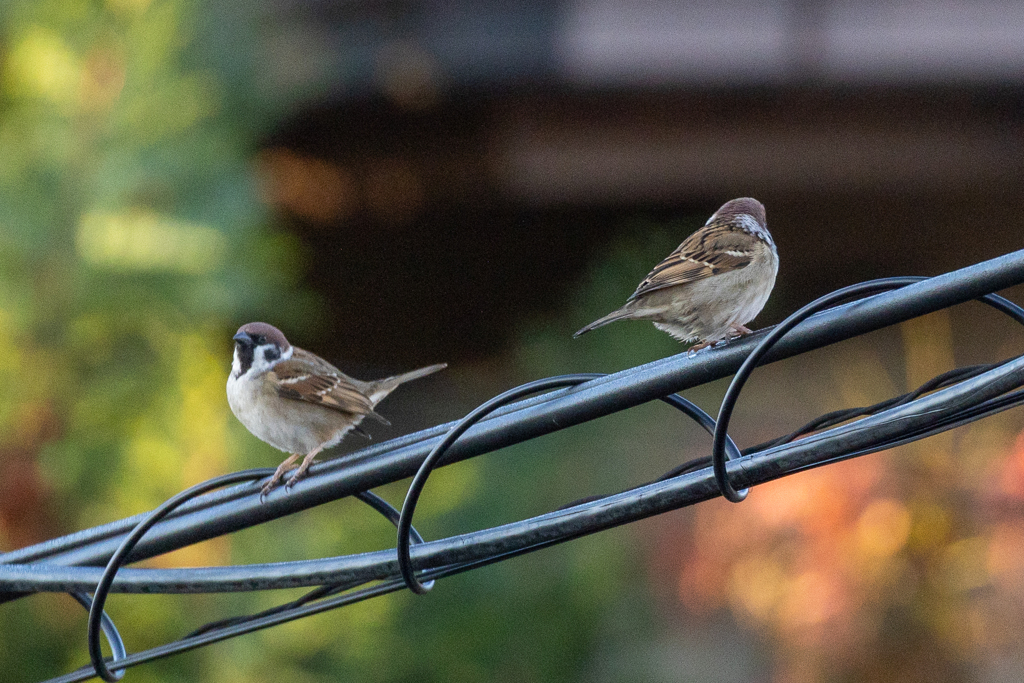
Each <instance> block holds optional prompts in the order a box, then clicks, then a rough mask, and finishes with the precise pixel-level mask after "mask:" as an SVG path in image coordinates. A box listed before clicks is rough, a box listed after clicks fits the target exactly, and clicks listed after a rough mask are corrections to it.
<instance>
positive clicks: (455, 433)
mask: <svg viewBox="0 0 1024 683" xmlns="http://www.w3.org/2000/svg"><path fill="white" fill-rule="evenodd" d="M605 376H606V375H603V374H596V373H578V374H574V375H560V376H558V377H548V378H545V379H541V380H537V381H534V382H529V383H527V384H523V385H521V386H518V387H515V388H514V389H510V390H508V391H506V392H505V393H503V394H500V395H498V396H496V397H494V398H492V399H491V400H489V401H487V402H486V403H483V404H482V405H480V406H479V407H477V408H476V409H475V410H473V411H472V412H470V413H469V414H468V415H466V417H464V418H462V419H461V420H459V421H458V422H457V423H456V424H455V426H454V427H452V428H451V430H449V432H448V434H446V435H445V438H444V439H442V440H441V441H440V442H438V444H437V445H436V446H434V448H433V450H431V451H430V454H429V455H428V456H427V457H426V459H425V460H424V461H423V464H422V465H420V468H419V470H417V471H416V475H415V476H414V477H413V480H412V483H411V484H410V485H409V490H408V491H407V492H406V494H405V503H404V504H403V505H402V516H401V519H400V521H399V523H398V545H397V549H396V550H397V553H398V567H399V571H400V572H401V574H402V579H403V580H404V581H405V585H406V587H407V588H408V589H409V590H411V591H412V592H413V593H417V594H419V595H423V594H424V593H426V592H427V591H429V590H430V588H431V587H432V584H431V586H427V585H425V584H422V583H420V582H419V580H417V578H416V574H415V570H414V569H413V566H412V557H411V555H410V553H411V548H410V542H409V541H410V538H409V532H410V530H411V529H412V516H413V514H414V513H415V512H416V504H417V503H418V502H419V499H420V495H421V494H422V493H423V488H424V487H425V486H426V484H427V477H429V476H430V473H431V472H432V471H433V470H434V468H435V467H436V465H437V463H438V462H439V461H440V460H441V458H442V457H444V455H445V453H447V452H448V450H449V449H450V448H451V447H452V446H453V445H454V444H455V442H456V441H458V439H459V437H460V436H462V435H463V434H465V433H466V430H468V429H469V428H470V427H472V426H473V425H474V424H476V423H477V422H479V421H480V420H482V419H483V418H484V417H486V416H487V415H489V414H491V413H492V412H494V411H495V410H497V409H498V408H501V407H502V406H504V405H507V404H509V403H511V402H512V401H516V400H518V399H520V398H523V397H524V396H529V395H531V394H536V393H539V392H542V391H550V390H551V389H561V388H562V387H572V386H578V385H580V384H583V383H584V382H589V381H590V380H594V379H599V378H601V377H605ZM662 400H663V401H665V402H666V403H668V404H669V405H671V406H673V407H675V408H678V409H679V410H681V411H682V412H683V413H685V414H686V415H688V416H689V417H691V418H693V419H694V420H696V422H697V423H698V424H699V425H700V426H702V427H703V428H704V429H705V430H707V432H708V433H709V434H711V433H714V430H715V421H714V420H713V419H712V418H711V416H710V415H708V414H707V413H706V412H704V411H703V410H701V409H700V408H699V407H698V406H697V405H696V404H694V403H693V402H691V401H689V400H687V399H685V398H683V397H682V396H679V395H678V394H672V395H670V396H666V397H664V398H663V399H662ZM725 438H726V442H727V448H728V449H729V455H730V457H740V452H739V449H738V448H737V447H736V444H735V443H733V441H732V439H731V438H729V437H728V436H726V437H725ZM603 497H604V496H597V497H596V498H589V499H586V502H589V501H590V500H595V499H598V498H603ZM577 502H585V501H577ZM574 504H575V503H570V504H569V505H566V506H563V508H560V509H564V508H566V507H571V506H573V505H574Z"/></svg>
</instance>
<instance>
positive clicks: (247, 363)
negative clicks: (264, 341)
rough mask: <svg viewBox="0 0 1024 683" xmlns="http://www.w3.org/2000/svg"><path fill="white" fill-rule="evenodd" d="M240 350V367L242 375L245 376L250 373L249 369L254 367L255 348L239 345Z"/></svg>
mask: <svg viewBox="0 0 1024 683" xmlns="http://www.w3.org/2000/svg"><path fill="white" fill-rule="evenodd" d="M237 349H238V367H239V369H240V370H241V372H240V373H239V374H240V375H244V374H245V373H247V372H249V368H251V367H252V360H253V355H252V354H253V348H252V346H250V345H249V344H241V343H239V344H238V345H237Z"/></svg>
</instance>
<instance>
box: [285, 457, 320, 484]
mask: <svg viewBox="0 0 1024 683" xmlns="http://www.w3.org/2000/svg"><path fill="white" fill-rule="evenodd" d="M319 452H320V449H319V448H316V449H314V450H313V451H312V452H310V453H307V454H306V457H305V458H303V459H302V464H301V465H299V469H297V470H295V474H293V475H292V476H291V477H290V478H289V479H288V483H286V484H285V485H284V488H285V490H288V489H290V488H291V487H293V486H295V482H297V481H298V480H299V479H302V478H303V477H304V476H306V470H308V469H309V466H310V465H312V464H313V463H314V462H316V460H315V456H316V454H317V453H319Z"/></svg>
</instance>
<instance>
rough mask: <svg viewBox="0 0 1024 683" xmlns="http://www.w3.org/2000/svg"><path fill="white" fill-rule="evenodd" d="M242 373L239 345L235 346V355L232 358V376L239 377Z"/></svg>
mask: <svg viewBox="0 0 1024 683" xmlns="http://www.w3.org/2000/svg"><path fill="white" fill-rule="evenodd" d="M240 374H242V362H241V361H239V360H238V347H237V346H236V347H235V355H234V357H233V358H232V359H231V376H232V377H238V376H239V375H240Z"/></svg>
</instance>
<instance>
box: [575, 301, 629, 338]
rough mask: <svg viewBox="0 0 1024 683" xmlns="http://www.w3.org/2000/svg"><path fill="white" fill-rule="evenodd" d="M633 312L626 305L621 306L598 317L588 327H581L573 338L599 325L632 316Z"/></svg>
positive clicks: (602, 325)
mask: <svg viewBox="0 0 1024 683" xmlns="http://www.w3.org/2000/svg"><path fill="white" fill-rule="evenodd" d="M632 313H633V312H632V311H631V310H629V309H627V308H626V307H622V308H620V309H618V310H615V311H612V312H611V313H609V314H608V315H606V316H604V317H603V318H598V319H597V320H595V321H594V322H592V323H590V324H589V325H587V326H586V327H584V328H583V329H581V330H580V331H579V332H577V333H576V334H574V335H572V338H573V339H575V338H576V337H578V336H580V335H581V334H586V333H587V332H590V331H591V330H596V329H597V328H599V327H604V326H605V325H607V324H608V323H613V322H615V321H616V320H622V319H623V318H629V317H632Z"/></svg>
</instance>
